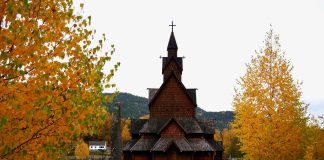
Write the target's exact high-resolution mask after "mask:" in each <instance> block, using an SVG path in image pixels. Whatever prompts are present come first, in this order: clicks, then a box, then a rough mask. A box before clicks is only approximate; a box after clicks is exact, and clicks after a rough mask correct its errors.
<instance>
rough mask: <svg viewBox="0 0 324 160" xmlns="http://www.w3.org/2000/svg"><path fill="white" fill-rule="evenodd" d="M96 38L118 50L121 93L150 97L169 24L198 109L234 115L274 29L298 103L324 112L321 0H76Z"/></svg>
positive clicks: (323, 14) (158, 81)
mask: <svg viewBox="0 0 324 160" xmlns="http://www.w3.org/2000/svg"><path fill="white" fill-rule="evenodd" d="M80 1H81V2H85V14H87V15H91V16H92V25H93V27H94V28H96V29H97V33H106V34H107V37H108V41H109V43H110V44H115V46H116V56H115V57H114V58H115V60H118V61H120V62H121V67H120V69H119V71H118V73H117V74H116V76H115V78H114V82H116V83H117V87H118V90H119V91H121V92H128V93H132V94H135V95H139V96H143V97H147V95H148V91H147V88H154V87H156V88H158V87H160V85H161V84H162V73H161V70H162V62H161V59H159V56H166V55H167V51H166V49H167V43H168V39H169V37H170V32H171V28H170V27H169V26H168V25H169V24H170V23H171V21H172V20H173V21H174V23H175V24H176V27H175V28H174V32H175V37H176V41H177V43H178V48H179V50H178V55H179V56H185V57H186V58H185V59H184V71H183V83H184V85H185V86H186V87H187V88H198V90H197V102H198V106H200V107H202V108H203V109H205V110H207V111H222V110H233V108H232V105H231V104H232V100H233V94H234V86H236V79H238V78H239V77H240V76H242V75H243V74H244V73H245V71H246V67H245V64H246V63H249V62H250V60H251V56H252V55H254V54H255V53H254V51H255V50H259V49H260V48H261V47H262V46H263V43H262V41H263V40H264V39H265V34H266V32H267V31H268V30H269V28H270V27H269V25H270V24H272V26H273V29H274V32H275V33H278V34H279V35H280V43H281V44H282V49H283V50H284V51H286V57H287V58H288V59H290V60H291V62H292V64H293V66H294V69H293V76H294V79H295V80H299V81H302V82H303V85H302V92H303V96H302V100H304V101H305V102H306V103H309V104H310V107H309V111H310V113H313V114H317V115H319V114H324V72H323V69H324V56H323V55H324V0H303V1H301V0H269V1H265V0H244V1H242V0H222V1H219V0H199V1H193V0H192V1H190V0H159V1H157V0H155V1H152V0H136V1H134V0H129V1H124V0H87V1H84V0H80Z"/></svg>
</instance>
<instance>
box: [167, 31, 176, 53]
mask: <svg viewBox="0 0 324 160" xmlns="http://www.w3.org/2000/svg"><path fill="white" fill-rule="evenodd" d="M171 50H176V51H177V50H178V45H177V42H176V40H175V37H174V33H173V30H172V32H171V35H170V39H169V44H168V51H171Z"/></svg>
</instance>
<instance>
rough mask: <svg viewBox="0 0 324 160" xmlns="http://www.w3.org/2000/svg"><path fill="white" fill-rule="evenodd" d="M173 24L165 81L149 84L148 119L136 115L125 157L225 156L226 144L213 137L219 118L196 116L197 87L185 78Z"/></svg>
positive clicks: (164, 60) (185, 158) (191, 159)
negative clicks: (155, 84)
mask: <svg viewBox="0 0 324 160" xmlns="http://www.w3.org/2000/svg"><path fill="white" fill-rule="evenodd" d="M170 26H171V27H172V31H171V35H170V39H169V42H168V47H167V52H168V53H167V57H162V74H163V83H162V85H161V86H160V87H159V88H149V89H148V90H149V96H148V97H149V100H148V107H149V110H150V118H149V119H148V120H143V119H132V121H131V134H132V140H131V141H129V142H128V143H127V144H126V146H125V147H124V149H123V153H124V160H137V159H138V160H155V159H156V160H157V159H159V160H168V159H181V160H196V159H197V160H198V159H199V160H200V159H204V160H214V159H217V160H221V159H222V155H223V146H222V143H221V142H215V141H214V139H213V135H214V127H215V121H214V120H212V119H196V117H195V114H196V112H195V111H196V107H197V103H196V89H194V88H189V89H187V88H186V87H185V86H184V84H183V83H182V81H181V77H182V71H183V63H182V60H183V59H182V57H178V45H177V42H176V39H175V36H174V32H173V27H174V26H175V25H173V22H172V25H170Z"/></svg>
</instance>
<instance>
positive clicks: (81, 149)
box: [74, 141, 89, 159]
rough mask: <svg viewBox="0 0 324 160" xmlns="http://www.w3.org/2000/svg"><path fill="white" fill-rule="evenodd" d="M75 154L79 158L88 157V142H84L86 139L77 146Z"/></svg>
mask: <svg viewBox="0 0 324 160" xmlns="http://www.w3.org/2000/svg"><path fill="white" fill-rule="evenodd" d="M74 154H75V156H76V157H77V158H78V159H86V158H87V157H88V156H89V146H88V144H86V143H84V141H81V142H79V143H78V144H77V146H76V147H75V151H74Z"/></svg>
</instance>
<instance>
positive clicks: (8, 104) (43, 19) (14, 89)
mask: <svg viewBox="0 0 324 160" xmlns="http://www.w3.org/2000/svg"><path fill="white" fill-rule="evenodd" d="M79 6H80V8H78V7H76V6H75V5H73V1H72V0H55V1H54V0H46V1H41V0H33V1H30V0H2V1H1V2H0V90H1V92H0V159H3V158H6V159H42V158H46V159H57V158H59V157H63V156H65V155H66V151H67V150H68V148H67V144H71V142H73V141H76V140H78V139H79V137H80V136H83V135H87V134H90V135H91V134H94V133H96V132H97V130H98V126H99V124H101V123H102V122H104V120H105V119H106V111H105V108H103V107H101V106H102V105H101V104H103V103H105V102H106V101H108V98H105V97H104V96H103V95H102V92H103V90H104V89H107V88H111V87H114V85H113V84H111V82H110V80H111V78H112V76H113V75H114V73H115V71H116V70H117V68H118V66H119V63H117V64H110V66H112V68H111V70H110V72H108V73H104V72H103V67H104V66H106V63H107V62H108V61H110V59H111V56H112V54H113V53H114V47H113V46H112V48H110V49H109V48H108V47H105V46H106V37H105V35H104V34H103V35H102V37H101V38H100V36H96V34H95V30H93V29H91V27H90V24H91V17H90V16H89V17H84V16H83V15H82V13H83V12H82V11H80V10H82V7H83V4H80V5H79ZM75 7H76V8H78V10H79V11H78V12H77V11H75V10H74V8H75Z"/></svg>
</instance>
